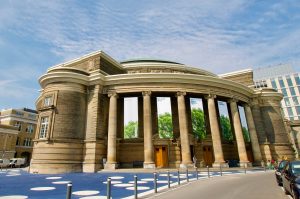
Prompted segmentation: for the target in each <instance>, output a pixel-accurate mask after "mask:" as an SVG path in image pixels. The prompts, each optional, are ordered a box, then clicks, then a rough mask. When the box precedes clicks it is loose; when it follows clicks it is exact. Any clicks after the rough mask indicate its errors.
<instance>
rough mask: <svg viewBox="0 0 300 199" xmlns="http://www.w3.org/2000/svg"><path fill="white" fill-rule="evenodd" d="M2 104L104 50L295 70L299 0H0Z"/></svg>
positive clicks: (23, 98) (23, 103)
mask: <svg viewBox="0 0 300 199" xmlns="http://www.w3.org/2000/svg"><path fill="white" fill-rule="evenodd" d="M0 5H1V6H0V69H1V72H0V109H2V108H9V107H14V108H19V107H29V108H34V102H35V99H36V98H37V97H38V95H39V91H38V90H39V89H40V86H39V84H38V78H39V76H41V75H42V74H44V73H45V72H46V70H47V68H49V67H50V66H52V65H55V64H58V63H61V62H64V61H67V60H70V59H73V58H76V57H79V56H82V55H84V54H87V53H90V52H92V51H96V50H103V51H105V52H106V53H107V54H109V55H110V56H112V57H113V58H115V59H116V60H118V61H122V60H125V59H130V58H141V57H142V58H159V59H166V60H172V61H177V62H180V63H184V64H187V65H190V66H195V67H199V68H202V69H206V70H208V71H211V72H214V73H217V74H220V73H226V72H231V71H235V70H241V69H245V68H256V67H264V66H269V65H276V64H280V63H290V64H292V65H293V67H294V68H295V69H296V71H300V70H299V69H300V56H299V55H300V47H299V46H300V2H299V0H290V1H289V0H286V1H283V0H282V1H276V0H269V1H268V0H266V1H249V0H245V1H244V0H231V1H225V0H218V1H217V0H209V1H204V0H203V1H200V0H189V1H184V0H176V1H169V0H164V1H161V0H147V1H146V0H128V1H120V0H118V1H117V0H106V1H105V0H99V1H92V0H86V1H79V0H78V1H75V0H73V1H71V0H51V1H38V0H35V1H33V0H22V1H18V0H0Z"/></svg>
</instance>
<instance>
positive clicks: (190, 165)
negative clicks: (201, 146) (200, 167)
mask: <svg viewBox="0 0 300 199" xmlns="http://www.w3.org/2000/svg"><path fill="white" fill-rule="evenodd" d="M179 168H180V169H187V168H194V164H192V163H191V164H184V163H181V164H180V165H179Z"/></svg>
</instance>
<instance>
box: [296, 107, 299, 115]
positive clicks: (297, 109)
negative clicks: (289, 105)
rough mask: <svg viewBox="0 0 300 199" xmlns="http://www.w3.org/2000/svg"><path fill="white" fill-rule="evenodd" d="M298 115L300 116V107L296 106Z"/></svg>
mask: <svg viewBox="0 0 300 199" xmlns="http://www.w3.org/2000/svg"><path fill="white" fill-rule="evenodd" d="M296 112H297V115H300V106H296Z"/></svg>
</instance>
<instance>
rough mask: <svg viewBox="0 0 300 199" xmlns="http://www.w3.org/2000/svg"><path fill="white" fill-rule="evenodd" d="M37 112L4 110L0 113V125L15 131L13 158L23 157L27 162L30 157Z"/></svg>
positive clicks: (24, 109) (25, 109)
mask: <svg viewBox="0 0 300 199" xmlns="http://www.w3.org/2000/svg"><path fill="white" fill-rule="evenodd" d="M37 117H38V116H37V112H36V111H34V110H31V109H27V108H23V109H5V110H1V112H0V124H2V125H8V126H11V127H14V128H16V129H17V132H18V134H17V138H16V140H15V142H12V144H14V145H15V154H14V156H13V157H17V158H19V157H24V158H26V161H27V162H29V161H30V159H31V156H32V149H33V139H34V136H35V130H36V122H37Z"/></svg>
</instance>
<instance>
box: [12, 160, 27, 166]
mask: <svg viewBox="0 0 300 199" xmlns="http://www.w3.org/2000/svg"><path fill="white" fill-rule="evenodd" d="M24 165H25V158H12V159H10V163H9V166H10V167H21V166H24Z"/></svg>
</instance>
